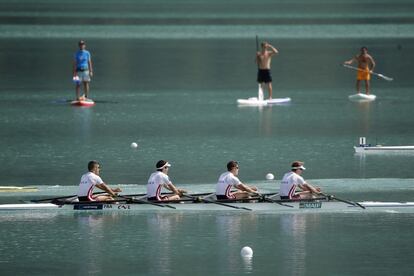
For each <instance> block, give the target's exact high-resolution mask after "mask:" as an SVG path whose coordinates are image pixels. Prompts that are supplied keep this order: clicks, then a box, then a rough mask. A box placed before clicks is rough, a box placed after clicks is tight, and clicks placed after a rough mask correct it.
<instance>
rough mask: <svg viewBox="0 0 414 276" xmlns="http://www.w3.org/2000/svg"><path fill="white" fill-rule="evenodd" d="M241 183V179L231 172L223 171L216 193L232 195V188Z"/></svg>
mask: <svg viewBox="0 0 414 276" xmlns="http://www.w3.org/2000/svg"><path fill="white" fill-rule="evenodd" d="M238 184H241V181H240V180H239V179H238V178H237V177H236V176H235V175H234V174H233V173H231V172H225V173H222V174H221V175H220V177H219V179H218V182H217V185H216V195H225V196H227V197H231V194H230V192H231V188H232V187H236V185H238Z"/></svg>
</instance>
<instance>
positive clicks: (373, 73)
mask: <svg viewBox="0 0 414 276" xmlns="http://www.w3.org/2000/svg"><path fill="white" fill-rule="evenodd" d="M343 66H344V67H346V68H349V69H353V70H357V71H363V72H365V70H363V69H361V68H358V67H354V66H351V65H348V64H343ZM369 73H370V74H372V75H375V76H378V77H380V78H382V79H384V80H386V81H393V80H394V79H393V78H390V77H387V76H384V75H383V74H378V73H375V72H369Z"/></svg>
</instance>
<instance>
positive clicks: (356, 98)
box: [348, 93, 377, 102]
mask: <svg viewBox="0 0 414 276" xmlns="http://www.w3.org/2000/svg"><path fill="white" fill-rule="evenodd" d="M376 97H377V96H375V95H373V94H370V95H367V94H362V93H357V94H353V95H350V96H349V97H348V98H349V99H350V100H351V101H365V102H367V101H374V100H375V98H376Z"/></svg>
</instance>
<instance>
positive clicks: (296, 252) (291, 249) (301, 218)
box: [279, 214, 314, 275]
mask: <svg viewBox="0 0 414 276" xmlns="http://www.w3.org/2000/svg"><path fill="white" fill-rule="evenodd" d="M309 218H310V216H305V215H304V214H284V215H282V216H280V219H279V222H280V230H281V236H282V237H283V239H281V246H282V247H283V248H288V250H285V251H284V254H283V257H282V258H283V259H284V262H283V263H286V264H288V265H286V266H283V270H285V271H284V272H285V273H286V274H287V275H305V274H306V258H307V235H308V231H309V229H308V227H307V225H308V221H307V220H308V219H309ZM312 223H314V222H312Z"/></svg>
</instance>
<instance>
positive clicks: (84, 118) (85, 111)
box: [72, 106, 94, 143]
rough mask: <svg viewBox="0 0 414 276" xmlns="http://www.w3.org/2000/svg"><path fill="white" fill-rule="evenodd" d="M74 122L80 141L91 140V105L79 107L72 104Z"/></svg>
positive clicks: (88, 141)
mask: <svg viewBox="0 0 414 276" xmlns="http://www.w3.org/2000/svg"><path fill="white" fill-rule="evenodd" d="M72 109H73V118H74V124H76V125H77V126H78V127H77V128H75V129H76V130H77V131H78V135H77V136H78V137H79V138H80V140H81V141H84V142H86V143H90V142H91V136H92V134H91V126H92V118H91V117H92V115H93V110H94V109H93V107H92V108H91V107H79V106H72Z"/></svg>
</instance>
